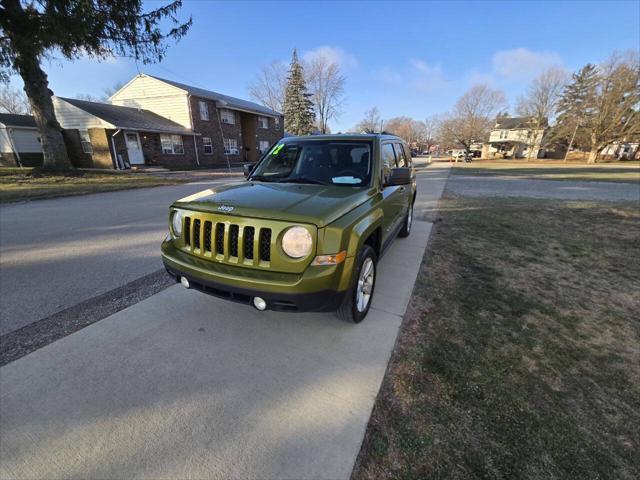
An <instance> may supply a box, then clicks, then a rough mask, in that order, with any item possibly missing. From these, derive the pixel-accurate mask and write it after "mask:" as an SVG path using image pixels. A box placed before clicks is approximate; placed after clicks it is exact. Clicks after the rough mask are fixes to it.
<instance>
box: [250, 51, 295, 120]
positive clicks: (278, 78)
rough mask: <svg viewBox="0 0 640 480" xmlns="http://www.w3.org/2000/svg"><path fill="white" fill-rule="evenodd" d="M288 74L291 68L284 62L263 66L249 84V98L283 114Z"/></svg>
mask: <svg viewBox="0 0 640 480" xmlns="http://www.w3.org/2000/svg"><path fill="white" fill-rule="evenodd" d="M288 73H289V67H288V66H287V65H286V64H285V63H283V62H272V63H270V64H268V65H263V66H262V67H261V68H260V71H259V72H258V75H257V76H256V78H255V79H254V80H253V81H252V82H251V83H250V84H249V96H250V97H251V98H252V99H254V100H255V101H257V102H260V103H261V104H263V105H264V106H265V107H267V108H270V109H271V110H275V111H276V112H282V111H283V109H284V91H285V88H286V86H287V75H288Z"/></svg>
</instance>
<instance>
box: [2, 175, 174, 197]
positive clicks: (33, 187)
mask: <svg viewBox="0 0 640 480" xmlns="http://www.w3.org/2000/svg"><path fill="white" fill-rule="evenodd" d="M184 181H185V180H181V179H173V178H171V179H169V178H164V177H161V176H154V175H149V174H145V173H132V172H116V171H110V170H76V171H73V172H67V173H51V172H47V173H42V172H39V171H37V170H34V169H31V168H23V169H20V168H0V202H18V201H22V200H36V199H41V198H52V197H63V196H68V195H83V194H86V193H96V192H109V191H113V190H126V189H129V188H144V187H156V186H159V185H174V184H177V183H184Z"/></svg>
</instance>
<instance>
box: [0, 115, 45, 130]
mask: <svg viewBox="0 0 640 480" xmlns="http://www.w3.org/2000/svg"><path fill="white" fill-rule="evenodd" d="M0 123H2V124H4V125H6V126H7V127H27V128H36V127H37V125H36V119H35V118H33V116H32V115H16V114H15V113H0Z"/></svg>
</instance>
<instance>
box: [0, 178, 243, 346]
mask: <svg viewBox="0 0 640 480" xmlns="http://www.w3.org/2000/svg"><path fill="white" fill-rule="evenodd" d="M238 178H239V177H238ZM228 181H229V178H222V179H220V180H216V181H211V182H209V181H207V182H199V183H191V184H184V185H176V186H170V187H155V188H146V189H136V190H125V191H121V192H109V193H97V194H93V195H84V196H79V197H66V198H57V199H52V200H37V201H34V202H27V203H20V204H11V205H3V206H0V270H2V275H1V276H0V292H1V294H0V302H1V307H2V308H1V309H0V335H4V334H6V333H8V332H11V331H13V330H16V329H18V328H20V327H23V326H25V325H27V324H29V323H31V322H34V321H37V320H39V319H41V318H45V317H48V316H50V315H52V314H54V313H56V312H59V311H61V310H64V309H66V308H69V307H72V306H74V305H77V304H78V303H80V302H82V301H84V300H88V299H90V298H93V297H95V296H97V295H100V294H103V293H105V292H108V291H110V290H113V289H114V288H117V287H120V286H122V285H126V284H127V283H129V282H131V281H133V280H135V279H137V278H140V277H142V276H144V275H147V274H149V273H151V272H154V271H156V270H158V269H159V268H162V262H161V260H160V255H159V246H160V243H161V241H162V239H163V238H164V237H165V235H166V234H167V212H168V206H169V204H171V202H173V201H174V200H176V199H178V198H181V197H184V196H186V195H190V194H192V193H195V192H197V191H199V190H203V189H205V188H207V187H208V186H210V185H215V184H219V183H224V182H228Z"/></svg>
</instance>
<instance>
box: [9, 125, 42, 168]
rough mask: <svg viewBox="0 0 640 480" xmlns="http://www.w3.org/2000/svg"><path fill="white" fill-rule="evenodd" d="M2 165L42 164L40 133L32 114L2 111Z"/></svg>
mask: <svg viewBox="0 0 640 480" xmlns="http://www.w3.org/2000/svg"><path fill="white" fill-rule="evenodd" d="M0 165H2V166H3V167H16V166H23V167H35V166H39V165H42V145H41V143H40V135H39V134H38V128H37V127H36V121H35V119H34V118H33V117H32V116H31V115H15V114H12V113H0Z"/></svg>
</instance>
